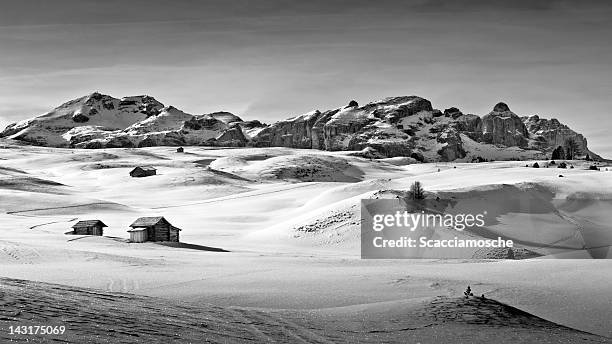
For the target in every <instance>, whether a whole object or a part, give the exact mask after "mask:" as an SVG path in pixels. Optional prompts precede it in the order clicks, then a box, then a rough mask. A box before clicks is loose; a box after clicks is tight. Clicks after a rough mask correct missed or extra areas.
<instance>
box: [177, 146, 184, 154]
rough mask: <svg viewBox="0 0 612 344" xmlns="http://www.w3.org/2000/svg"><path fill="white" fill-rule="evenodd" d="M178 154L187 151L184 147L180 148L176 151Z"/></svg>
mask: <svg viewBox="0 0 612 344" xmlns="http://www.w3.org/2000/svg"><path fill="white" fill-rule="evenodd" d="M176 152H177V153H183V152H185V149H184V148H183V147H179V148H177V149H176Z"/></svg>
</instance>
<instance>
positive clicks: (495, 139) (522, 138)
mask: <svg viewBox="0 0 612 344" xmlns="http://www.w3.org/2000/svg"><path fill="white" fill-rule="evenodd" d="M528 137H529V133H528V132H527V128H526V127H525V124H524V123H523V121H522V120H521V118H520V117H519V116H517V115H516V114H515V113H514V112H512V111H510V108H509V107H508V105H506V104H505V103H498V104H497V105H495V107H494V108H493V111H491V112H490V113H488V114H486V115H485V116H484V117H482V139H483V141H484V142H485V143H492V144H499V145H503V146H508V147H510V146H518V147H527V140H528Z"/></svg>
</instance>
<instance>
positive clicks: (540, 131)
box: [522, 116, 590, 155]
mask: <svg viewBox="0 0 612 344" xmlns="http://www.w3.org/2000/svg"><path fill="white" fill-rule="evenodd" d="M522 120H523V123H525V126H526V128H527V130H528V131H529V133H530V134H531V140H532V143H531V145H532V146H533V147H534V148H536V149H548V148H551V147H552V148H553V149H554V148H557V147H559V146H562V147H563V146H565V145H566V143H567V142H568V140H570V139H573V140H574V141H575V142H576V143H577V144H578V147H579V150H580V152H581V153H582V154H583V155H584V154H587V153H590V152H589V149H588V146H587V140H586V138H584V136H582V135H581V134H578V133H577V132H575V131H573V130H572V129H570V128H569V127H568V126H566V125H565V124H562V123H561V122H559V121H558V120H557V119H556V118H553V119H550V120H549V119H544V118H540V117H539V116H530V117H523V118H522Z"/></svg>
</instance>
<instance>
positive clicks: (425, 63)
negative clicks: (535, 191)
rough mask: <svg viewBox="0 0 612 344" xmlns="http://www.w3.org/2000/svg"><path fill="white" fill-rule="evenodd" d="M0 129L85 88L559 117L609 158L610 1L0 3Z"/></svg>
mask: <svg viewBox="0 0 612 344" xmlns="http://www.w3.org/2000/svg"><path fill="white" fill-rule="evenodd" d="M1 3H2V5H3V11H2V12H0V49H1V51H2V54H0V66H1V67H0V81H1V82H0V126H2V127H4V126H6V125H7V124H9V123H11V122H15V121H19V120H23V119H27V118H31V117H34V116H37V115H39V114H41V113H44V112H46V111H49V110H50V109H52V108H54V107H56V106H58V105H60V104H61V103H63V102H65V101H68V100H70V99H74V98H77V97H80V96H83V95H86V94H88V93H91V92H93V91H99V92H101V93H105V94H110V95H112V96H114V97H123V96H129V95H138V94H149V95H151V96H153V97H155V98H156V99H158V100H159V101H161V102H162V103H164V104H166V105H173V106H176V107H178V108H180V109H181V110H183V111H185V112H188V113H192V114H200V113H209V112H214V111H221V110H225V111H230V112H233V113H235V114H237V115H239V116H241V117H243V118H245V119H259V120H262V121H265V122H268V123H269V122H274V121H276V120H280V119H284V118H288V117H290V116H294V115H297V114H301V113H305V112H308V111H311V110H314V109H319V110H325V109H330V108H335V107H338V106H342V105H345V104H347V103H348V101H349V100H351V99H354V100H357V101H358V102H359V103H360V104H365V103H367V102H370V101H374V100H377V99H380V98H384V97H388V96H399V95H418V96H421V97H424V98H426V99H429V100H430V101H431V102H432V104H433V105H434V107H435V108H439V109H442V110H443V109H445V108H448V107H451V106H456V107H458V108H460V109H461V110H462V111H463V112H464V113H473V114H477V115H480V116H482V115H484V114H486V113H488V112H489V111H491V109H492V108H493V105H494V104H495V103H497V102H499V101H503V102H506V103H507V104H508V105H509V106H510V109H511V110H513V111H514V112H515V113H517V114H518V115H519V116H528V115H533V114H537V115H540V116H541V117H545V118H557V119H559V120H560V121H561V122H563V123H564V124H567V125H568V126H570V127H571V128H572V129H574V130H576V131H577V132H579V133H582V134H583V135H584V136H585V137H586V138H587V139H588V142H589V148H590V149H591V150H593V151H594V152H596V153H598V154H601V155H603V156H605V157H612V145H610V144H609V141H608V140H609V138H608V137H609V133H608V132H607V131H608V130H609V127H610V126H609V124H611V122H612V121H611V120H610V119H608V116H609V115H608V111H609V109H610V108H611V105H612V101H611V100H610V97H609V95H610V94H612V81H611V80H612V69H611V67H612V47H611V46H610V44H609V37H610V33H612V23H610V21H609V17H610V15H612V4H610V3H607V2H605V1H583V2H580V3H576V2H572V1H558V0H550V1H548V0H547V1H514V2H512V3H508V2H505V1H469V2H468V1H465V2H458V1H455V2H443V1H437V0H429V1H427V0H419V1H417V0H414V1H378V2H376V3H373V2H369V1H310V2H307V3H306V2H298V1H257V2H252V1H251V2H249V1H195V0H179V1H173V2H171V3H169V2H164V1H151V0H149V1H145V0H127V1H119V0H111V1H104V2H100V1H92V0H84V1H83V0H59V1H53V2H49V1H42V0H37V1H33V0H23V1H2V2H1Z"/></svg>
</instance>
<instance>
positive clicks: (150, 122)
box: [0, 92, 599, 161]
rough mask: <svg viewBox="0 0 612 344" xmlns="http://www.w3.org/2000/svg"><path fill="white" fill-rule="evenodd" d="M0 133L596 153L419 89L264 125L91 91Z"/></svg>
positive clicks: (540, 127)
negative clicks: (444, 104) (433, 98)
mask: <svg viewBox="0 0 612 344" xmlns="http://www.w3.org/2000/svg"><path fill="white" fill-rule="evenodd" d="M0 137H6V138H10V139H15V140H19V141H23V142H26V143H29V144H33V145H41V146H52V147H76V148H114V147H148V146H160V145H166V146H178V145H203V146H252V147H289V148H308V149H322V150H329V151H339V150H351V151H362V150H367V154H368V155H371V156H380V157H388V158H390V157H396V156H404V157H412V158H413V159H416V160H419V161H452V160H462V161H471V160H473V159H478V160H481V159H488V160H491V159H493V160H523V159H527V158H531V159H539V158H543V157H546V156H548V155H550V154H551V152H552V151H553V150H555V149H558V147H564V146H566V145H567V142H568V141H573V142H575V143H576V144H577V146H578V151H579V152H580V153H579V155H581V156H583V157H584V156H586V155H587V154H588V155H589V156H590V157H593V158H599V156H597V155H596V154H594V153H593V152H591V151H590V150H589V149H588V146H587V141H586V139H585V138H584V137H583V136H582V135H581V134H579V133H576V132H575V131H573V130H571V129H570V128H569V127H568V126H566V125H564V124H562V123H560V122H559V121H558V120H556V119H551V120H546V119H541V118H540V117H539V116H530V117H528V116H523V117H520V116H519V115H517V114H515V113H514V112H512V111H511V110H510V107H509V106H508V105H507V104H505V103H501V102H500V103H497V104H496V105H495V106H494V107H493V110H492V111H491V112H490V113H488V114H486V115H484V116H483V117H482V118H481V117H479V116H477V115H473V114H464V113H462V112H461V110H459V109H458V108H456V107H451V108H449V109H446V110H444V111H440V110H437V109H435V108H433V107H432V104H431V102H429V101H428V100H427V99H424V98H421V97H418V96H399V97H388V98H384V99H382V100H378V101H374V102H370V103H368V104H366V105H363V106H359V104H358V103H357V102H356V101H351V102H349V103H348V105H346V106H343V107H339V108H336V109H331V110H325V111H320V110H313V111H310V112H307V113H305V114H302V115H297V116H293V117H291V118H289V119H287V120H283V121H278V122H276V123H274V124H272V125H266V124H262V123H261V122H259V121H256V120H254V121H244V120H242V119H241V118H240V117H238V116H236V115H234V114H232V113H229V112H214V113H210V114H203V115H192V114H188V113H185V112H183V111H181V110H179V109H177V108H175V107H173V106H165V105H164V104H162V103H160V102H159V101H157V100H155V98H153V97H150V96H145V95H143V96H131V97H124V98H121V99H117V98H113V97H111V96H108V95H103V94H100V93H97V92H95V93H92V94H90V95H87V96H84V97H81V98H78V99H75V100H71V101H69V102H66V103H64V104H62V105H60V106H58V107H57V108H55V109H53V110H52V111H50V112H48V113H46V114H43V115H41V116H38V117H36V118H33V119H30V120H26V121H21V122H18V123H14V124H11V125H9V126H8V127H7V128H6V129H5V130H4V131H3V132H2V133H0ZM364 152H365V151H364Z"/></svg>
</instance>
